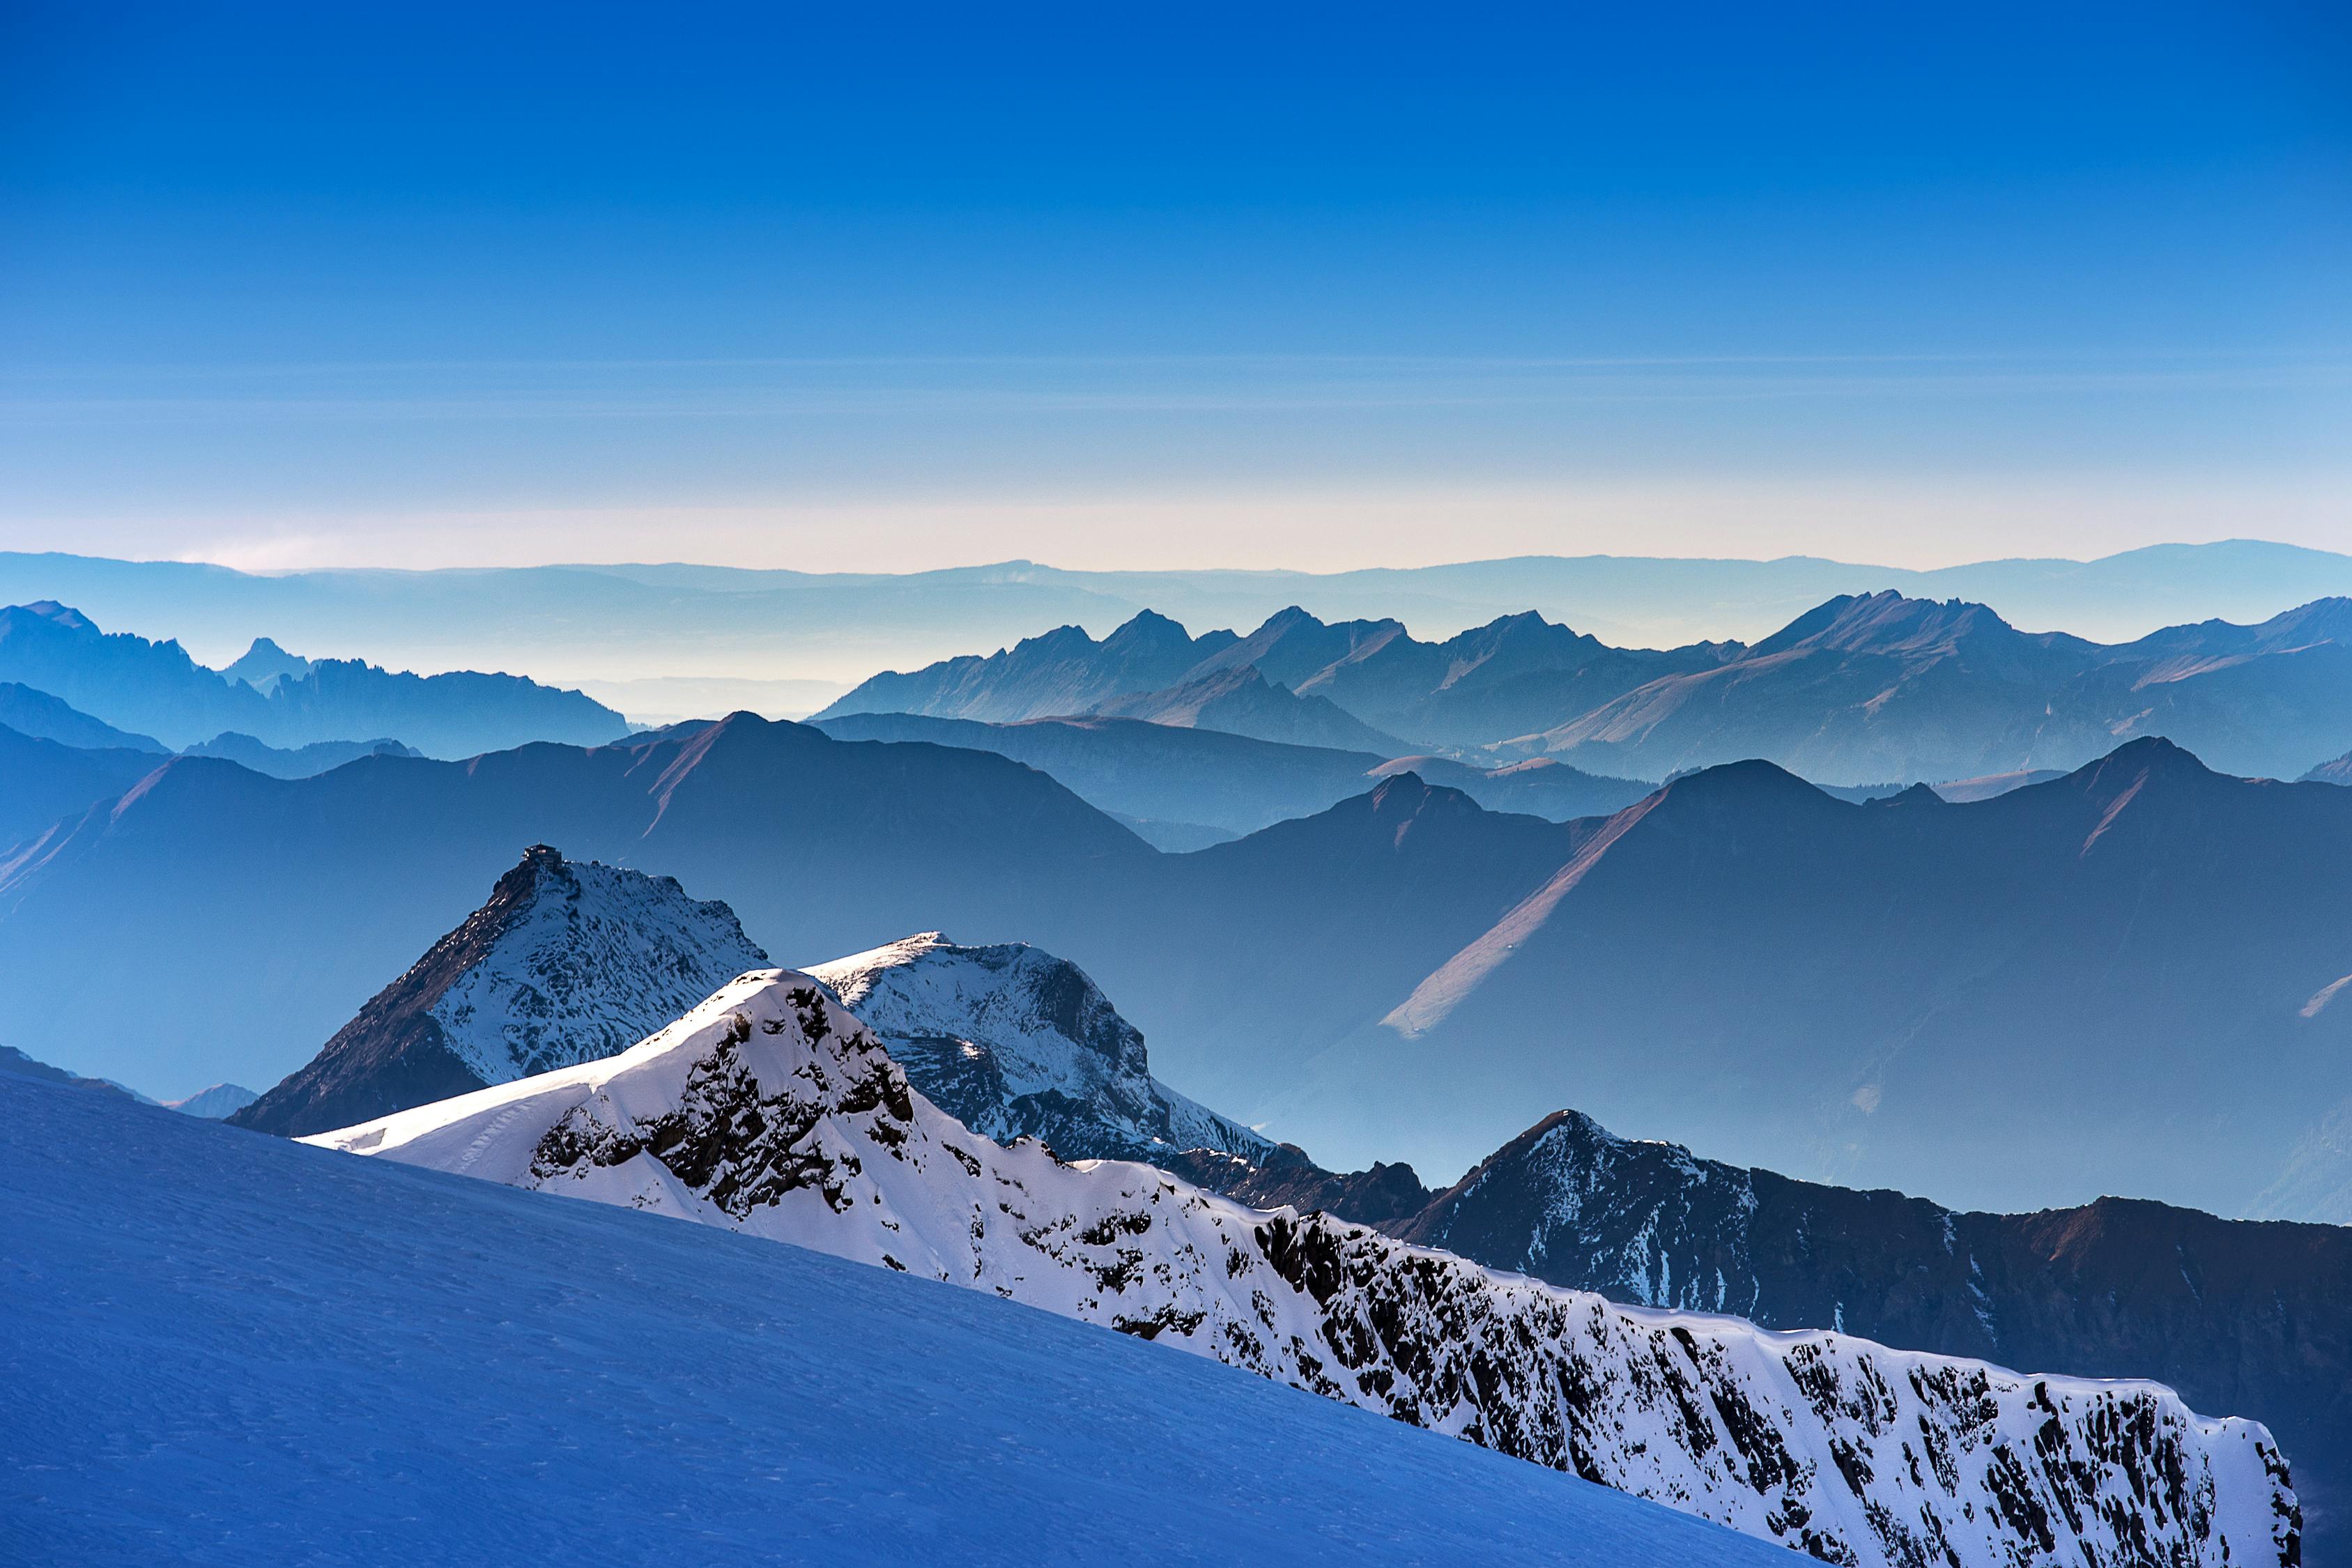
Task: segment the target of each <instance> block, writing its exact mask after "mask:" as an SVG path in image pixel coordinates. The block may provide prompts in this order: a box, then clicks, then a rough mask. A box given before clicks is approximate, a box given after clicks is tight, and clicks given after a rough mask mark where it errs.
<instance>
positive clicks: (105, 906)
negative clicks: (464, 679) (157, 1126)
mask: <svg viewBox="0 0 2352 1568" xmlns="http://www.w3.org/2000/svg"><path fill="white" fill-rule="evenodd" d="M531 843H559V844H562V846H563V847H565V849H566V850H567V851H569V852H571V853H572V855H574V856H575V857H576V858H581V859H600V860H603V861H605V862H606V863H608V864H613V865H620V866H628V867H632V868H636V869H641V870H646V871H649V872H653V873H656V874H660V873H668V874H672V875H676V876H677V877H678V878H679V879H681V880H683V881H684V882H685V883H686V884H687V885H688V886H690V887H693V888H695V889H697V891H698V892H699V891H703V890H705V889H709V891H711V892H713V893H718V894H719V895H721V896H723V897H725V898H726V899H727V900H728V901H729V902H730V903H731V904H733V905H734V906H735V908H736V910H738V912H739V913H740V914H741V916H742V917H743V920H744V922H745V925H746V927H747V928H748V929H750V930H751V932H752V935H753V937H754V939H755V940H757V941H759V942H761V943H762V945H764V946H766V947H767V948H768V950H769V951H771V952H775V953H777V954H778V955H779V956H784V955H790V956H792V957H793V958H798V959H800V960H802V961H803V962H809V961H811V960H812V959H813V958H815V957H832V956H834V955H836V954H838V953H841V952H853V951H856V950H859V949H862V948H866V947H871V946H874V945H876V944H877V943H879V942H886V941H890V940H893V939H895V938H897V937H898V936H901V935H903V934H905V933H906V932H907V931H909V930H915V929H922V927H923V924H924V920H925V919H931V920H937V919H939V918H940V917H942V916H943V917H946V919H948V920H950V921H954V922H955V924H956V925H957V926H959V927H961V928H962V929H964V930H968V931H973V932H974V933H975V934H982V935H985V936H987V937H988V938H990V939H992V940H1005V939H1010V938H1012V937H1013V936H1014V935H1015V934H1016V931H1015V928H1017V927H1018V926H1021V925H1024V924H1026V923H1029V922H1028V921H1025V920H1023V919H1021V918H1019V917H1021V916H1022V915H1024V913H1025V912H1026V911H1029V910H1035V909H1039V908H1051V907H1060V908H1063V909H1067V908H1068V906H1069V903H1070V900H1071V899H1072V897H1073V894H1072V891H1071V890H1072V889H1087V888H1089V887H1091V886H1092V885H1094V884H1095V883H1097V882H1104V883H1107V884H1108V885H1109V886H1129V887H1131V886H1133V885H1134V883H1135V879H1134V878H1133V877H1132V876H1130V875H1122V874H1121V868H1131V867H1136V866H1139V865H1144V864H1148V863H1150V862H1151V861H1152V860H1154V859H1155V858H1156V857H1155V854H1154V852H1153V851H1152V850H1151V849H1150V847H1148V846H1147V845H1145V844H1144V843H1143V842H1142V841H1140V840H1139V839H1138V838H1136V837H1134V835H1133V834H1131V833H1129V831H1128V830H1127V829H1125V828H1123V827H1121V826H1118V824H1117V823H1115V822H1112V821H1111V820H1109V819H1108V817H1106V816H1103V815H1102V814H1100V813H1099V812H1097V811H1096V810H1094V809H1093V808H1092V807H1090V806H1088V805H1086V803H1085V802H1083V801H1081V800H1079V799H1078V798H1077V797H1076V795H1072V794H1071V793H1070V792H1069V791H1068V790H1066V789H1065V788H1064V787H1062V786H1061V785H1060V784H1055V782H1054V781H1053V780H1051V779H1049V778H1047V777H1045V775H1044V774H1042V773H1037V772H1035V771H1034V770H1033V769H1029V768H1025V767H1023V766H1021V765H1020V764H1019V763H1013V762H1010V761H1008V760H1006V759H1004V758H1003V757H997V756H992V755H989V754H987V753H985V752H970V751H961V750H952V749H949V748H945V747H939V746H920V745H908V746H884V745H877V744H870V743H865V744H852V743H845V742H835V741H832V740H829V739H828V738H826V737H825V736H824V735H823V734H822V733H820V732H819V731H814V730H811V729H808V728H805V727H803V726H801V725H795V724H787V723H770V722H768V721H764V720H761V719H759V718H757V717H755V716H752V715H750V714H737V715H735V716H733V717H732V718H730V719H729V720H727V721H723V722H720V723H717V724H712V725H707V726H702V727H699V728H696V729H694V730H692V731H690V732H687V733H684V734H680V735H677V736H674V737H672V738H670V739H667V740H661V741H652V742H639V743H636V744H633V745H629V746H609V747H603V748H598V749H593V750H584V751H583V750H581V749H579V748H575V747H570V746H561V745H552V744H541V745H532V746H526V747H522V748H520V749H519V750H515V751H509V752H494V753H491V754H489V755H487V756H484V757H481V758H479V759H477V760H475V761H472V762H468V763H441V762H431V761H421V760H415V759H405V758H399V757H389V756H371V757H363V758H361V759H359V760H358V761H356V762H353V763H349V764H347V765H345V766H343V767H341V768H338V769H335V770H333V771H332V772H330V773H321V774H319V775H317V776H315V777H312V778H307V779H297V780H278V779H272V778H266V777H263V776H261V775H259V774H257V773H252V772H250V771H248V770H247V769H245V768H242V767H238V766H236V765H235V764H233V763H226V762H222V761H218V760H215V759H210V758H198V757H180V758H174V759H172V760H170V761H168V762H166V763H163V766H162V767H161V768H160V769H158V770H157V771H156V772H154V773H152V775H151V776H150V777H149V778H147V779H146V780H145V781H144V782H143V783H142V784H141V785H140V786H139V787H138V788H136V789H135V790H133V791H132V792H131V793H130V794H129V795H127V796H126V797H125V798H124V799H123V800H122V801H121V802H120V803H119V804H114V805H108V806H106V807H104V808H102V809H100V810H96V811H92V812H89V813H88V814H86V815H84V816H81V817H79V818H77V819H74V820H71V821H68V822H64V823H60V824H58V826H55V827H54V828H52V829H51V830H49V831H48V832H47V834H45V835H44V836H42V837H40V838H37V839H36V840H34V841H32V842H31V843H29V844H26V845H24V846H22V847H19V848H18V849H17V850H16V851H15V852H14V853H13V854H12V855H9V856H5V857H0V1038H16V1039H42V1040H45V1041H48V1040H56V1039H58V1037H59V1035H60V1032H61V1031H64V1032H67V1033H71V1032H72V1026H71V1023H70V1020H71V1019H72V1018H73V1017H75V1016H77V1013H78V1009H79V1006H80V1004H78V1003H77V1002H76V1001H75V995H76V994H77V992H81V993H82V994H84V995H86V994H87V992H86V990H84V988H85V987H86V986H88V985H89V984H91V982H92V980H93V978H94V976H95V974H96V973H98V972H99V971H100V969H101V968H104V967H109V966H111V967H114V968H117V969H119V968H120V966H121V965H122V964H124V963H135V964H136V965H137V966H138V968H139V969H140V971H141V973H142V975H144V976H145V978H146V981H147V982H148V983H152V984H154V985H155V986H156V987H157V988H158V989H157V993H156V994H159V995H160V994H169V995H170V996H171V997H172V998H173V1000H172V1002H171V1004H170V1005H169V1006H168V1007H164V1008H162V1009H160V1010H159V1011H158V1014H157V1016H154V1017H152V1018H151V1019H148V1020H145V1021H144V1022H143V1023H142V1029H141V1030H140V1031H139V1033H140V1034H141V1035H142V1037H143V1040H144V1042H145V1043H144V1044H143V1045H142V1047H141V1049H140V1052H139V1053H138V1054H139V1056H140V1058H142V1059H141V1062H140V1064H139V1065H137V1066H136V1067H135V1068H133V1067H132V1066H131V1065H130V1064H126V1065H125V1067H124V1069H123V1070H126V1071H135V1072H136V1073H137V1075H138V1076H140V1077H142V1078H144V1079H152V1081H158V1082H209V1081H212V1080H215V1079H236V1080H237V1081H241V1082H255V1081H260V1082H265V1083H266V1082H273V1081H275V1080H276V1079H278V1077H280V1076H282V1075H283V1074H284V1073H286V1072H288V1071H289V1070H291V1069H292V1068H295V1067H297V1066H298V1065H299V1064H300V1063H301V1062H302V1061H304V1060H306V1059H307V1058H309V1057H310V1055H311V1054H312V1053H313V1052H314V1051H316V1050H317V1049H318V1047H319V1044H320V1041H323V1040H325V1039H327V1038H328V1037H330V1036H331V1035H332V1034H333V1033H334V1031H335V1030H336V1029H337V1028H338V1027H340V1026H341V1025H342V1024H344V1023H345V1022H347V1021H348V1020H350V1019H351V1018H352V1016H353V1015H354V1014H356V1013H357V1012H358V1011H359V1010H360V1007H361V1005H362V1003H364V1002H365V1001H366V1000H367V999H368V998H369V997H370V996H371V995H373V994H374V993H375V992H376V990H377V989H378V988H379V987H381V986H382V985H383V977H384V976H385V975H387V974H396V973H400V972H401V971H403V970H404V969H405V968H406V967H407V966H408V964H409V963H412V962H413V961H414V960H415V957H416V955H417V954H418V953H419V952H424V951H425V948H426V947H427V946H428V945H429V944H430V943H431V942H433V941H434V940H435V939H436V937H438V936H440V935H441V934H442V933H444V932H446V931H449V930H450V929H451V928H452V927H453V926H455V925H457V922H458V921H460V920H461V919H462V918H463V917H464V916H465V914H466V913H467V911H468V910H472V909H473V908H474V907H475V906H476V905H477V904H478V902H479V900H480V899H481V895H482V889H484V888H486V887H488V886H489V885H490V884H491V883H492V881H494V880H495V879H496V878H497V877H498V876H499V874H500V873H501V872H502V871H504V870H505V869H507V868H509V866H510V865H511V864H512V861H513V857H514V853H515V847H516V846H517V845H521V844H531ZM57 1054H58V1055H60V1056H65V1057H67V1058H68V1061H69V1062H70V1061H71V1059H72V1057H71V1053H70V1051H69V1050H68V1047H67V1046H66V1045H65V1044H60V1045H59V1046H58V1048H57Z"/></svg>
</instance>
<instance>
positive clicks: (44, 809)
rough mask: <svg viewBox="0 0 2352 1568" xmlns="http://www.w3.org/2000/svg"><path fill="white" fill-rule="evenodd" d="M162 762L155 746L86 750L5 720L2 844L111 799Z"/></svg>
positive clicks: (1, 731) (1, 729)
mask: <svg viewBox="0 0 2352 1568" xmlns="http://www.w3.org/2000/svg"><path fill="white" fill-rule="evenodd" d="M161 766H163V758H162V757H160V756H158V755H156V754H155V753H154V752H142V751H130V750H126V749H124V748H121V747H111V746H110V747H107V748H105V749H103V750H84V749H83V748H81V747H79V746H66V745H60V744H58V742H55V741H47V740H40V739H37V738H35V737H34V736H31V735H22V734H19V733H17V732H16V731H15V730H12V729H10V728H8V727H7V726H6V725H5V724H0V848H5V847H7V846H9V845H11V844H16V843H18V842H20V841H22V840H24V839H26V838H28V837H33V836H35V835H37V834H38V833H40V832H41V831H42V830H44V829H45V828H47V826H49V825H50V824H51V823H54V822H56V821H57V820H58V818H59V817H61V816H68V815H71V814H73V813H76V812H79V811H82V810H85V809H87V808H88V807H89V806H90V805H95V804H96V803H97V802H99V801H101V800H111V799H112V798H113V797H114V796H116V795H121V793H122V792H123V791H124V790H126V789H129V788H130V787H131V785H132V784H136V783H138V782H139V781H140V780H141V779H142V778H145V777H146V776H147V775H148V774H149V773H153V772H154V771H155V770H156V769H157V768H159V767H161Z"/></svg>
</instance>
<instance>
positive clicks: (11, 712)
mask: <svg viewBox="0 0 2352 1568" xmlns="http://www.w3.org/2000/svg"><path fill="white" fill-rule="evenodd" d="M0 724H5V725H6V726H8V728H10V729H11V730H14V731H16V732H17V733H18V734H20V735H30V736H32V737H33V738H35V739H36V740H41V741H55V742H58V744H59V745H61V746H79V747H80V748H81V749H82V750H84V751H93V752H97V751H106V750H109V749H119V750H121V751H126V752H157V753H159V754H160V753H166V752H169V750H170V748H169V747H167V746H165V745H164V744H163V742H161V741H158V740H156V739H155V738H154V737H152V736H151V735H134V734H131V733H130V732H129V731H124V730H118V729H116V728H115V727H114V726H113V725H111V724H107V723H101V722H100V721H98V720H96V719H93V718H91V717H90V716H89V714H87V713H85V712H83V711H82V710H80V709H79V708H76V707H74V706H73V705H72V704H71V703H69V702H67V701H65V700H62V699H60V698H56V697H52V696H50V695H49V694H48V693H47V692H46V691H39V690H36V689H34V688H32V687H29V686H26V685H25V684H23V683H22V682H20V681H15V680H0Z"/></svg>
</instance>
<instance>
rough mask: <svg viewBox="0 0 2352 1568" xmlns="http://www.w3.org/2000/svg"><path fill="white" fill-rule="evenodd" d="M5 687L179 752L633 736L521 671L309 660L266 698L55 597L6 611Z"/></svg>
mask: <svg viewBox="0 0 2352 1568" xmlns="http://www.w3.org/2000/svg"><path fill="white" fill-rule="evenodd" d="M0 680H6V681H14V682H16V683H19V684H22V685H25V686H29V687H32V688H34V689H37V690H41V691H46V692H47V693H49V694H50V695H52V696H54V697H57V698H58V699H60V700H63V701H65V702H68V703H70V704H71V705H72V706H74V707H75V708H77V709H79V710H81V711H83V712H85V713H88V714H90V715H93V716H95V717H96V718H99V719H100V720H103V721H105V722H107V723H109V724H111V725H117V726H120V727H121V728H123V729H126V730H131V731H141V732H144V733H149V734H153V735H157V736H160V737H162V739H163V742H165V743H167V744H170V745H173V746H188V745H194V744H195V743H196V742H201V741H205V740H208V739H210V738H212V737H214V736H216V735H219V734H221V733H223V732H224V731H234V732H236V733H237V734H240V735H247V736H252V737H255V738H257V739H258V740H259V741H261V742H264V743H265V744H268V745H270V746H277V747H299V746H306V745H309V744H310V743H312V742H319V741H368V740H373V739H374V738H376V737H380V736H384V735H396V736H398V737H400V739H402V740H404V741H405V742H408V743H409V744H411V745H413V746H415V747H418V748H420V749H421V750H423V751H425V752H427V753H430V754H432V755H435V756H444V757H464V756H472V755H475V754H477V753H478V752H488V751H495V750H497V749H499V747H502V746H514V745H520V744H522V743H524V742H529V741H540V740H544V741H564V742H578V743H593V742H599V741H607V740H614V739H616V738H618V737H619V736H620V735H622V734H624V733H625V732H626V731H627V729H628V725H627V724H626V723H625V721H623V720H622V718H621V716H620V715H619V714H617V713H615V712H614V711H613V710H611V709H609V708H605V707H604V706H602V705H601V704H599V703H595V702H592V701H590V700H588V699H587V698H585V697H583V696H581V695H580V693H578V692H576V691H562V690H558V689H553V688H551V687H543V686H541V685H539V684H537V683H536V682H533V681H530V680H527V679H523V678H522V677H520V676H512V675H482V674H477V673H474V672H471V671H460V672H456V673H452V674H446V675H433V676H419V675H411V674H397V673H394V672H392V671H389V670H385V669H383V668H378V667H376V666H374V665H370V664H365V663H362V662H361V661H359V660H357V659H318V660H311V661H306V664H305V668H303V670H302V672H301V673H300V674H299V675H295V674H291V673H285V674H278V675H277V676H275V677H273V678H272V679H269V681H268V685H269V690H268V692H267V693H266V694H265V693H264V692H262V691H261V690H259V689H256V688H255V687H254V686H252V685H250V684H248V683H247V682H246V681H244V680H242V679H230V678H229V677H227V676H226V675H223V674H221V673H220V672H218V671H216V670H212V669H207V668H205V667H204V666H203V665H201V664H198V663H197V662H196V661H195V660H194V659H193V658H190V657H189V656H188V654H187V652H186V650H185V649H184V648H182V647H180V645H179V644H178V643H176V642H151V641H149V640H148V639H147V638H145V637H140V636H137V635H135V634H132V633H128V632H114V633H106V632H101V631H100V629H99V627H98V626H97V625H96V624H95V623H94V622H92V621H91V620H90V619H89V617H88V616H84V615H82V614H81V613H80V612H79V611H78V610H74V609H71V608H69V607H68V606H66V605H60V604H58V603H56V602H55V601H51V600H43V601H39V602H37V603H33V604H26V605H11V606H8V607H6V608H0Z"/></svg>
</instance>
